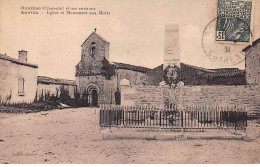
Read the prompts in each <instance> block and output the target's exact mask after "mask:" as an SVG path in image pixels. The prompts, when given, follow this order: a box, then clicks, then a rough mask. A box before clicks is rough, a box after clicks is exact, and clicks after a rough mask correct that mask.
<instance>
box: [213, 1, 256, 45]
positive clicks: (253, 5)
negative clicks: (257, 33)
mask: <svg viewBox="0 0 260 167" xmlns="http://www.w3.org/2000/svg"><path fill="white" fill-rule="evenodd" d="M218 1H219V0H216V1H215V5H216V17H215V19H216V21H217V16H218V14H217V12H218ZM240 1H249V2H252V10H251V23H250V33H251V37H250V41H249V42H231V41H216V40H214V42H215V44H222V45H227V44H233V45H245V46H248V45H252V43H253V41H254V22H255V0H240ZM216 26H217V25H216ZM216 31H217V28H216V27H215V34H216ZM214 38H215V36H214Z"/></svg>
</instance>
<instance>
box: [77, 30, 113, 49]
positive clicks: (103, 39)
mask: <svg viewBox="0 0 260 167" xmlns="http://www.w3.org/2000/svg"><path fill="white" fill-rule="evenodd" d="M93 34H95V35H97V36H98V37H99V38H100V39H101V40H102V41H103V42H105V43H108V44H109V42H108V41H107V40H105V38H103V37H102V36H101V35H99V34H98V33H96V32H95V31H93V32H92V33H91V34H90V35H89V36H88V37H87V39H86V40H85V41H84V42H83V43H82V45H83V44H84V43H85V42H86V41H87V40H88V39H89V37H90V36H92V35H93ZM82 45H81V46H82Z"/></svg>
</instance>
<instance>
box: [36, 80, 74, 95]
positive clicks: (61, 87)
mask: <svg viewBox="0 0 260 167" xmlns="http://www.w3.org/2000/svg"><path fill="white" fill-rule="evenodd" d="M76 90H77V86H76V83H75V81H72V80H67V79H59V78H50V77H46V76H38V77H37V92H36V99H37V100H40V99H42V100H45V99H46V98H47V97H53V96H54V97H57V98H59V97H60V96H61V94H62V93H63V94H64V93H65V94H66V95H68V96H69V97H70V98H72V99H73V98H75V93H76Z"/></svg>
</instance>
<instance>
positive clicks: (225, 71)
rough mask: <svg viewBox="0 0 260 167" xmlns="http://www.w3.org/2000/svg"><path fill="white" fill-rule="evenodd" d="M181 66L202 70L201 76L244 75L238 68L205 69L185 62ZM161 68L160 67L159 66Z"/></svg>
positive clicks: (243, 71)
mask: <svg viewBox="0 0 260 167" xmlns="http://www.w3.org/2000/svg"><path fill="white" fill-rule="evenodd" d="M181 66H182V67H183V66H188V67H190V68H192V69H193V70H199V71H203V73H202V74H198V75H201V76H202V77H234V76H244V75H245V70H239V69H238V68H216V69H206V68H202V67H197V66H193V65H189V64H185V63H181ZM158 67H163V65H160V66H157V67H155V68H154V69H156V68H158ZM161 69H162V68H161Z"/></svg>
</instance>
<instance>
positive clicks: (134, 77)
mask: <svg viewBox="0 0 260 167" xmlns="http://www.w3.org/2000/svg"><path fill="white" fill-rule="evenodd" d="M109 45H110V43H109V42H108V41H107V40H105V39H104V38H103V37H102V36H100V35H99V34H98V33H96V31H94V32H92V33H91V34H90V36H89V37H88V38H87V39H86V40H85V41H84V42H83V44H82V45H81V60H80V62H79V63H78V64H77V65H76V85H77V90H78V92H79V93H80V94H81V97H82V98H83V99H84V100H85V102H86V106H98V105H99V104H120V85H143V86H159V85H162V84H165V79H164V76H165V75H167V71H166V70H165V69H166V67H167V65H173V66H174V67H175V66H176V67H178V69H179V72H178V79H179V80H180V81H182V82H183V83H184V85H244V84H246V81H245V71H244V70H239V69H237V68H223V69H205V68H202V67H196V66H192V65H188V64H184V63H181V62H180V53H179V52H180V50H179V28H178V27H176V26H166V29H165V53H164V55H165V56H164V63H163V64H161V65H159V66H157V67H155V68H154V69H150V68H146V67H141V66H135V65H130V64H125V63H118V62H111V61H110V59H109ZM170 45H172V46H170ZM169 55H170V56H169Z"/></svg>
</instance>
